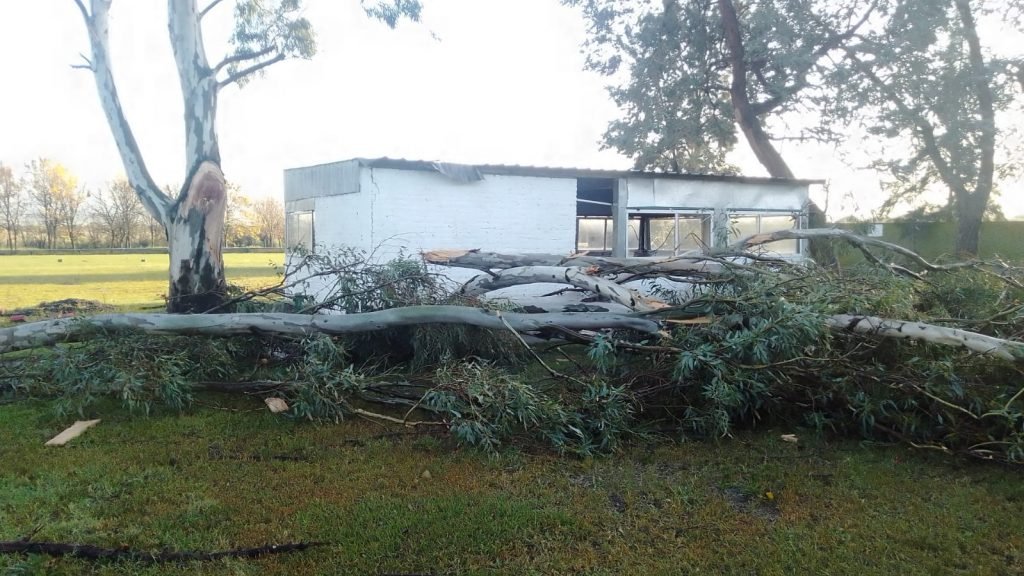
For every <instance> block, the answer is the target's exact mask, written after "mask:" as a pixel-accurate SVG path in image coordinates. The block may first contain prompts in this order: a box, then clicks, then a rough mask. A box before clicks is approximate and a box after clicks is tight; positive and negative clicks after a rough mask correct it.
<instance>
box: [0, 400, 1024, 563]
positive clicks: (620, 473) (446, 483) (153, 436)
mask: <svg viewBox="0 0 1024 576" xmlns="http://www.w3.org/2000/svg"><path fill="white" fill-rule="evenodd" d="M202 402H203V404H204V405H205V406H204V407H199V408H197V409H195V410H194V411H192V412H190V413H188V414H184V415H174V414H157V415H156V416H152V417H149V418H141V417H129V416H128V415H126V414H125V413H124V412H122V411H120V410H119V409H116V408H115V407H114V405H113V404H110V405H108V406H104V407H101V408H99V409H96V411H95V412H94V413H91V414H87V416H91V417H101V418H103V422H102V423H101V424H100V425H99V426H97V427H95V428H93V429H90V430H89V431H88V432H86V433H85V435H83V436H82V437H80V438H78V439H76V440H74V441H73V442H72V443H71V444H69V445H68V446H66V447H64V448H44V447H43V442H44V441H45V440H46V439H48V438H49V437H51V436H52V435H53V434H55V433H57V432H58V431H60V430H61V429H63V428H64V427H65V426H66V425H68V424H70V421H68V420H61V421H58V420H55V419H54V417H53V416H52V414H53V410H52V406H51V405H50V404H49V403H47V402H28V401H26V402H18V403H14V404H9V405H5V406H0V539H4V540H14V539H18V538H21V537H23V536H25V535H27V534H29V533H31V532H32V531H33V530H36V529H38V532H37V533H36V534H35V538H36V539H40V540H60V541H75V542H84V543H90V544H95V545H102V546H121V545H128V546H132V547H137V548H142V549H147V550H159V549H163V548H172V549H207V550H212V549H223V548H231V547H236V546H256V545H261V544H264V543H282V542H286V541H296V540H322V541H327V542H329V543H330V544H329V545H328V546H325V547H322V548H316V549H311V550H308V551H305V552H298V553H295V554H291V555H286V556H277V557H269V558H265V559H261V560H226V561H217V562H210V563H204V564H194V565H188V566H142V565H137V564H132V563H123V562H122V563H99V564H97V563H88V562H85V561H78V560H66V559H51V558H22V557H11V556H7V557H0V571H3V570H7V571H9V572H16V571H23V572H24V573H47V574H79V573H96V574H179V573H181V574H184V573H206V574H223V573H232V574H323V573H328V574H382V573H431V574H696V573H706V574H948V573H963V574H1019V573H1021V572H1022V571H1024V482H1022V481H1021V480H1022V478H1021V476H1020V473H1019V472H1017V471H1014V470H1009V469H1005V468H1000V467H996V466H990V465H984V464H981V463H978V462H967V461H960V460H952V459H948V458H945V457H942V456H938V455H932V454H929V453H923V452H915V451H911V450H908V449H906V448H903V447H883V446H870V447H868V446H862V445H860V444H857V443H854V442H828V441H825V440H823V439H815V438H813V437H812V436H810V435H802V436H801V442H800V443H799V444H796V445H794V444H789V443H785V442H782V441H781V440H779V434H780V433H782V432H792V431H791V430H786V431H764V432H761V433H758V434H754V435H744V436H740V437H738V438H735V439H730V440H723V441H721V442H716V443H686V444H681V445H668V444H660V445H652V446H635V447H632V448H630V449H629V450H627V451H625V452H623V453H621V454H617V455H613V456H609V457H605V458H600V459H593V460H585V461H581V460H574V459H567V458H560V457H557V456H554V455H550V454H529V453H525V452H518V451H509V452H507V453H505V454H504V455H502V456H501V457H499V458H493V457H488V456H485V455H481V454H479V453H476V452H473V451H467V450H460V449H458V448H457V447H455V446H453V445H451V444H450V443H449V441H448V440H447V439H445V438H438V437H433V436H424V435H415V434H414V435H408V434H404V431H402V430H390V429H384V428H382V427H381V426H379V425H377V424H373V423H369V422H365V421H362V420H356V421H352V422H346V423H342V424H338V425H314V424H310V423H304V422H294V421H291V420H289V419H286V418H282V417H280V416H273V415H270V414H269V413H267V412H266V411H265V410H264V409H263V407H262V403H261V402H260V401H259V400H258V399H249V398H227V397H222V396H204V397H202ZM211 405H216V406H218V407H219V408H230V409H232V410H239V411H228V410H224V409H218V408H214V407H212V406H211ZM392 432H399V433H400V434H399V435H394V434H391V433H392ZM382 435H383V436H382Z"/></svg>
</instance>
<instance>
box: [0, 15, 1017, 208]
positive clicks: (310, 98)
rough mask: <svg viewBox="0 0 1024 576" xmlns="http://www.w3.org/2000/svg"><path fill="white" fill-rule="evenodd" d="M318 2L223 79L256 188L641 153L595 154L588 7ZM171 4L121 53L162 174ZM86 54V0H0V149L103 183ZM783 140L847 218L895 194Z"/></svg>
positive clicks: (115, 25)
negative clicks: (275, 43)
mask: <svg viewBox="0 0 1024 576" xmlns="http://www.w3.org/2000/svg"><path fill="white" fill-rule="evenodd" d="M200 4H201V5H202V4H203V3H202V1H200ZM306 5H307V8H306V11H307V16H308V17H309V18H310V20H311V21H312V23H313V25H314V28H315V29H316V32H317V38H318V45H319V50H318V53H317V55H316V56H315V57H314V58H313V59H312V60H310V61H286V62H283V63H279V64H276V65H274V66H272V67H270V68H269V69H268V70H267V74H266V76H265V77H264V78H262V79H256V80H255V81H253V82H251V83H250V84H249V85H247V86H246V87H245V88H244V89H238V88H237V87H229V88H227V89H225V90H224V91H223V92H222V93H221V97H220V107H219V109H218V123H219V126H218V129H219V135H220V148H221V156H222V160H223V165H224V166H223V167H224V171H225V174H226V175H227V177H228V179H230V180H232V181H234V182H237V183H238V184H240V185H241V187H242V189H243V191H244V192H245V193H247V194H250V195H253V196H262V195H275V196H278V197H280V195H281V194H282V170H284V169H285V168H289V167H295V166H303V165H309V164H316V163H321V162H330V161H336V160H342V159H346V158H351V157H355V156H364V157H376V156H390V157H406V158H415V159H437V160H445V161H451V162H467V163H496V164H498V163H505V164H517V163H518V164H535V165H546V166H579V167H589V168H627V167H629V166H630V162H629V160H628V159H626V158H624V157H622V156H619V155H618V154H616V153H614V152H611V151H603V152H602V151H600V150H599V145H598V140H599V139H600V137H601V134H602V133H603V131H604V129H605V127H606V126H607V124H608V122H609V121H610V120H611V119H613V118H615V117H616V115H617V110H616V108H615V106H614V104H613V103H612V102H611V101H610V100H609V98H608V96H607V94H606V92H605V90H604V88H603V86H604V83H605V80H604V79H603V78H601V77H599V76H597V75H595V74H592V73H588V72H584V71H583V56H582V54H581V53H580V46H581V43H582V42H583V40H584V38H585V30H584V22H583V20H582V17H581V16H580V15H579V14H578V13H577V12H576V11H574V10H572V9H569V8H566V7H563V6H561V5H560V3H559V2H558V0H425V1H424V12H423V22H422V23H421V24H418V25H417V24H408V23H405V24H402V25H401V26H400V27H399V29H398V30H395V31H392V30H389V29H387V27H386V26H384V25H383V24H381V23H379V22H376V21H372V20H370V19H368V18H366V17H365V16H364V15H363V13H362V11H361V9H360V8H359V3H358V0H307V1H306ZM166 11H167V4H166V1H165V0H115V1H114V4H113V8H112V10H111V58H112V61H113V68H114V74H115V79H116V81H117V86H118V90H119V92H120V96H121V101H122V104H123V106H124V109H125V113H126V115H127V117H128V120H129V122H130V124H131V126H132V128H133V130H134V132H135V136H136V138H137V140H138V141H139V144H140V146H141V148H142V152H143V154H144V157H145V160H146V162H147V165H148V168H149V170H150V173H151V174H152V175H153V177H154V178H155V179H156V181H157V183H159V184H161V185H163V184H174V185H178V184H179V183H180V182H181V180H182V178H183V174H184V151H183V149H184V144H183V141H184V135H183V132H184V128H183V124H182V119H181V118H182V102H181V95H180V92H179V88H178V84H177V77H176V73H175V68H174V61H173V59H172V56H171V49H170V44H169V41H168V38H167V24H166V22H167V13H166ZM230 17H231V3H230V2H225V3H223V4H222V5H221V6H218V7H217V8H215V12H214V13H212V14H211V16H210V17H209V18H208V19H209V20H210V22H209V23H208V26H207V27H206V29H205V37H206V42H207V55H208V57H209V59H210V61H211V64H212V63H215V62H217V61H218V60H219V59H220V58H221V57H222V56H223V55H224V53H225V50H226V38H227V35H228V32H229V27H230ZM435 36H436V37H435ZM80 52H81V53H85V54H88V42H87V39H86V33H85V28H84V25H83V23H82V21H81V16H80V14H79V12H78V9H77V7H76V6H75V4H74V2H73V1H72V0H0V54H2V55H3V57H2V58H3V72H4V76H3V78H4V82H3V83H4V85H3V87H0V161H3V162H4V163H7V164H9V165H14V166H16V167H20V166H21V165H23V164H24V163H25V162H28V161H29V160H31V159H33V158H37V157H41V156H45V157H50V158H53V159H55V160H57V161H59V162H61V163H63V164H65V165H66V166H68V167H69V168H70V169H71V171H72V172H73V173H75V174H77V175H78V176H79V178H80V180H81V181H82V182H84V183H85V184H86V185H88V186H90V187H96V186H101V185H103V184H104V183H105V182H107V181H109V180H111V179H113V178H115V177H117V176H118V175H120V174H122V173H123V170H122V168H121V163H120V159H119V157H118V155H117V151H116V148H115V146H114V142H113V138H112V137H111V135H110V131H109V129H108V127H107V124H106V120H105V117H104V115H103V113H102V111H101V109H100V105H99V99H98V96H97V94H96V88H95V85H94V83H93V78H92V76H91V75H90V73H89V72H88V71H84V70H74V69H71V68H70V64H72V63H76V61H77V59H78V54H79V53H80ZM737 148H738V150H737V155H736V156H737V157H736V162H737V163H738V164H739V165H740V166H741V167H742V168H743V169H744V171H745V173H747V174H748V175H763V174H764V172H763V170H762V169H761V167H760V166H759V165H758V164H757V162H756V161H754V160H753V157H752V155H751V154H750V153H749V152H748V151H747V149H746V147H745V146H744V145H742V142H741V145H740V146H738V147H737ZM781 151H782V153H783V156H784V157H785V158H786V159H787V161H788V162H789V163H790V164H791V165H792V166H793V168H794V171H795V172H796V174H797V176H798V177H801V178H831V179H832V186H831V198H829V199H828V202H827V203H828V206H829V209H830V210H829V212H830V215H832V216H833V217H840V216H843V215H846V214H849V213H851V212H854V211H858V212H860V213H861V214H862V215H867V213H868V212H869V211H870V210H871V209H872V208H874V207H876V206H877V205H878V204H879V203H880V202H881V194H880V193H879V192H878V190H877V183H876V182H875V181H874V180H873V179H872V178H871V177H870V176H869V175H865V174H860V175H854V174H853V173H852V172H850V171H849V170H848V169H846V168H844V166H843V164H842V163H841V162H840V161H839V159H838V158H837V157H836V155H835V154H833V151H832V150H830V149H825V148H817V147H810V146H797V145H794V144H792V143H783V144H782V145H781ZM817 199H818V200H819V202H821V203H825V199H824V197H820V198H817ZM1006 208H1007V214H1008V215H1013V214H1017V213H1019V212H1024V205H1022V206H1020V207H1018V206H1016V205H1012V206H1006Z"/></svg>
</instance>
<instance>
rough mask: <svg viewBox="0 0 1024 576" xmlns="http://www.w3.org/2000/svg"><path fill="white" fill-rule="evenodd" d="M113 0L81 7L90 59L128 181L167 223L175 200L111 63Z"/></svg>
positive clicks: (97, 0) (151, 210) (149, 209)
mask: <svg viewBox="0 0 1024 576" xmlns="http://www.w3.org/2000/svg"><path fill="white" fill-rule="evenodd" d="M110 4H111V0H92V2H91V4H90V9H89V10H87V9H86V7H85V5H84V3H83V2H82V1H79V2H78V7H79V8H80V9H81V11H82V17H83V19H84V20H85V25H86V30H87V31H88V33H89V45H90V47H91V49H92V58H91V59H90V61H89V66H88V67H89V69H90V70H91V71H92V74H93V78H94V79H95V81H96V89H97V91H98V92H99V97H100V105H101V106H102V108H103V113H104V114H105V115H106V117H107V124H109V126H110V131H111V133H112V134H113V136H114V142H115V143H116V144H117V151H118V154H120V156H121V162H122V163H123V164H124V170H125V175H126V176H127V177H128V182H129V183H131V185H132V188H134V189H135V192H136V193H137V194H138V195H139V198H140V199H141V200H142V204H143V205H144V206H145V207H146V211H147V212H149V214H150V215H151V216H153V218H155V219H156V220H157V221H158V222H160V223H162V224H164V225H165V226H166V225H167V220H168V216H167V210H168V208H169V207H170V204H171V200H170V198H168V197H167V196H166V195H165V194H164V193H163V192H161V191H160V187H159V186H157V185H156V183H155V182H154V181H153V178H152V177H151V176H150V174H149V171H148V170H147V169H146V164H145V162H144V161H143V158H142V152H141V151H140V150H139V146H138V143H137V142H136V141H135V136H134V134H133V133H132V130H131V127H130V126H129V125H128V120H127V118H126V117H125V115H124V111H123V109H122V108H121V100H120V97H119V96H118V93H117V87H116V85H115V84H114V74H113V71H112V69H111V65H110V44H109V37H110V31H109V17H110Z"/></svg>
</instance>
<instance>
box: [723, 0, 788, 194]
mask: <svg viewBox="0 0 1024 576" xmlns="http://www.w3.org/2000/svg"><path fill="white" fill-rule="evenodd" d="M718 12H719V15H720V16H721V18H722V32H723V33H724V35H725V45H726V48H727V49H728V53H729V67H730V71H731V74H732V81H731V83H730V85H729V98H730V100H731V102H732V110H733V115H734V116H735V117H736V123H737V124H739V126H740V130H742V131H743V136H744V137H745V138H746V139H747V143H748V144H750V149H751V150H753V152H754V155H755V156H757V161H758V162H760V163H761V165H762V166H764V168H765V170H767V171H768V174H769V175H770V176H771V177H772V178H793V171H792V170H790V169H789V165H787V164H786V161H785V160H783V159H782V154H779V151H778V150H776V149H775V145H774V144H772V141H771V138H769V137H768V134H767V133H766V132H765V131H764V127H763V126H762V125H761V118H760V117H759V116H758V114H757V111H756V110H754V105H753V104H752V103H751V102H750V95H749V93H748V91H747V61H746V51H745V49H744V47H743V33H742V32H741V30H740V21H739V17H738V16H737V15H736V7H735V6H734V5H733V3H732V0H718Z"/></svg>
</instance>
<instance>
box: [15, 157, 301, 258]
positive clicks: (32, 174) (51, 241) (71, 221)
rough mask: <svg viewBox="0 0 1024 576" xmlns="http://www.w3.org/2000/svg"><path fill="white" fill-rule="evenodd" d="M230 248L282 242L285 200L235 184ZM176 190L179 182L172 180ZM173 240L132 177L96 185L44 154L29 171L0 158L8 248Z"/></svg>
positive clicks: (228, 220) (170, 189)
mask: <svg viewBox="0 0 1024 576" xmlns="http://www.w3.org/2000/svg"><path fill="white" fill-rule="evenodd" d="M228 188H229V190H230V193H229V194H228V206H227V214H226V216H225V222H224V228H225V230H224V244H225V246H240V247H250V246H259V247H265V248H277V247H281V246H282V245H283V242H284V205H283V204H282V203H281V201H280V200H278V199H276V198H251V197H249V196H246V195H245V194H243V193H242V191H241V190H240V189H239V188H238V186H237V185H234V184H230V183H229V184H228ZM164 190H165V191H166V192H167V193H168V194H169V195H170V196H171V197H175V196H177V188H176V187H174V186H170V185H168V186H165V187H164ZM166 245H167V238H166V235H165V233H164V229H163V226H162V225H161V224H160V223H158V222H157V221H156V220H154V219H153V217H152V216H150V215H149V213H147V212H146V210H145V208H144V207H143V206H142V202H141V201H140V200H139V196H138V194H136V192H135V190H134V189H133V188H132V186H131V185H130V184H129V183H128V180H127V179H125V178H117V179H114V180H111V181H110V182H108V183H107V184H106V185H105V186H101V187H99V188H95V189H90V188H87V187H86V186H84V185H82V184H80V183H79V181H78V178H77V177H76V176H75V175H74V174H73V173H71V171H70V170H68V169H67V167H65V166H64V165H62V164H61V163H59V162H57V161H55V160H52V159H49V158H39V159H36V160H33V161H31V162H29V163H27V164H25V165H24V166H23V167H22V169H21V170H15V168H14V167H12V166H10V165H8V164H5V163H3V162H0V248H6V249H9V250H14V249H19V248H43V249H57V248H71V249H76V248H151V247H160V246H166Z"/></svg>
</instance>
